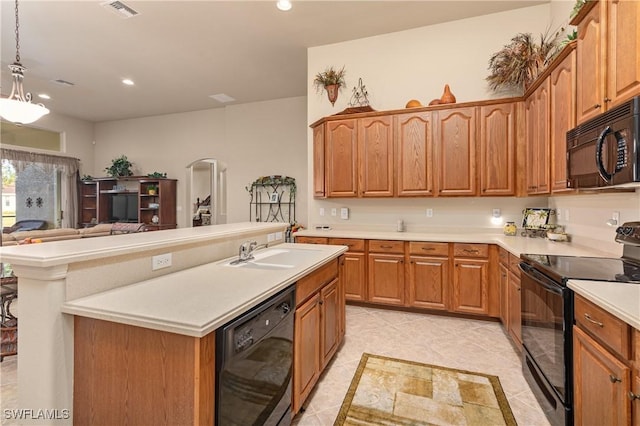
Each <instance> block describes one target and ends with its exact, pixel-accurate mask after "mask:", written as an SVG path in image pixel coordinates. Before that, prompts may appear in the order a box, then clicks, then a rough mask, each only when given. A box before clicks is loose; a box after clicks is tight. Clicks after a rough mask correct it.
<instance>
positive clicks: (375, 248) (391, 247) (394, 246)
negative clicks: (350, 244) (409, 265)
mask: <svg viewBox="0 0 640 426" xmlns="http://www.w3.org/2000/svg"><path fill="white" fill-rule="evenodd" d="M369 253H398V254H403V253H404V241H386V240H371V241H369Z"/></svg>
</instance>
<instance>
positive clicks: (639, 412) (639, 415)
mask: <svg viewBox="0 0 640 426" xmlns="http://www.w3.org/2000/svg"><path fill="white" fill-rule="evenodd" d="M638 368H640V365H637V366H636V369H638ZM636 373H637V374H640V373H638V372H637V371H636ZM632 388H633V399H632V400H631V413H632V417H633V423H632V424H633V426H640V375H634V376H633V384H632ZM629 397H631V395H629Z"/></svg>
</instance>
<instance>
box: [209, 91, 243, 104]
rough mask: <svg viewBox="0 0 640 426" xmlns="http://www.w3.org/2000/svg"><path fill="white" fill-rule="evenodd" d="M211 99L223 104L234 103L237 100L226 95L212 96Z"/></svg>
mask: <svg viewBox="0 0 640 426" xmlns="http://www.w3.org/2000/svg"><path fill="white" fill-rule="evenodd" d="M209 97H210V98H213V99H215V100H216V101H218V102H222V103H226V102H233V101H235V100H236V99H235V98H232V97H231V96H229V95H227V94H224V93H218V94H216V95H210V96H209Z"/></svg>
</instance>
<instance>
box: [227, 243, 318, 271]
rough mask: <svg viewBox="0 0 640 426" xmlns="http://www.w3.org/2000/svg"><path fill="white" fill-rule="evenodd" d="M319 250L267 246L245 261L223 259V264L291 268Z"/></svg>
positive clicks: (241, 266) (312, 256)
mask: <svg viewBox="0 0 640 426" xmlns="http://www.w3.org/2000/svg"><path fill="white" fill-rule="evenodd" d="M319 251H320V250H313V249H291V248H286V249H285V248H283V249H280V248H271V249H269V248H267V249H263V250H259V251H257V252H255V253H254V255H253V259H251V260H248V261H246V262H235V260H232V261H225V263H224V266H228V267H231V268H250V269H291V268H294V267H296V266H297V265H299V264H300V263H303V262H306V261H308V260H310V259H313V258H314V257H315V256H317V254H318V252H319Z"/></svg>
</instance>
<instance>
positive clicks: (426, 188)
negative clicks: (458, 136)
mask: <svg viewBox="0 0 640 426" xmlns="http://www.w3.org/2000/svg"><path fill="white" fill-rule="evenodd" d="M432 126H433V125H432V120H431V113H429V112H421V113H413V114H402V115H398V116H396V122H395V129H396V170H397V171H396V176H397V188H396V194H397V195H398V196H400V197H411V196H422V197H424V196H430V195H433V191H434V188H433V136H432V134H433V128H432Z"/></svg>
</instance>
